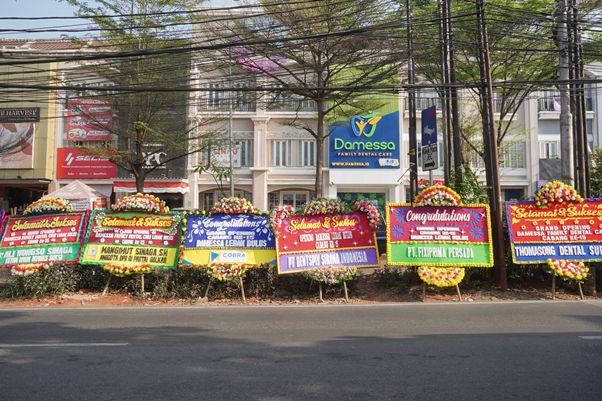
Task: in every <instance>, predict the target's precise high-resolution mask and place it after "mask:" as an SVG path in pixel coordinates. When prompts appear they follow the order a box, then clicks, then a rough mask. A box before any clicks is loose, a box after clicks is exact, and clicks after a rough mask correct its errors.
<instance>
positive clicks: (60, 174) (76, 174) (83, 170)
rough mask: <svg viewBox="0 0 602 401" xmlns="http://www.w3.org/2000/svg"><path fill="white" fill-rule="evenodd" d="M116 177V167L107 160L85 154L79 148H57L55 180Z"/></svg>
mask: <svg viewBox="0 0 602 401" xmlns="http://www.w3.org/2000/svg"><path fill="white" fill-rule="evenodd" d="M116 177H117V166H116V165H115V164H113V163H112V162H110V161H109V160H108V159H106V158H104V157H100V156H95V155H90V154H86V152H85V151H83V150H82V149H80V148H58V149H57V165H56V178H78V179H79V178H95V179H108V178H116Z"/></svg>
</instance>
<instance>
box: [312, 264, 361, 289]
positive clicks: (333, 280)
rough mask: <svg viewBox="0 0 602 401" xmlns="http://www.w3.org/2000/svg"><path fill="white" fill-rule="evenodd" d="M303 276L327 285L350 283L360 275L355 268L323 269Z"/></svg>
mask: <svg viewBox="0 0 602 401" xmlns="http://www.w3.org/2000/svg"><path fill="white" fill-rule="evenodd" d="M304 274H305V275H306V276H307V277H309V278H310V279H312V280H314V281H318V282H320V283H324V284H329V285H333V284H340V283H342V282H345V281H351V280H353V279H355V278H356V277H359V276H361V275H362V273H361V272H360V271H359V270H358V269H357V267H323V268H319V269H314V270H310V271H307V272H305V273H304Z"/></svg>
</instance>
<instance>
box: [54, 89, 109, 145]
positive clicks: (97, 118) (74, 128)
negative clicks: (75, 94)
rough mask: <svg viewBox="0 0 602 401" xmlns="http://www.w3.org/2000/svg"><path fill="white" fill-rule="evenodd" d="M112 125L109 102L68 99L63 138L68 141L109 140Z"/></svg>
mask: <svg viewBox="0 0 602 401" xmlns="http://www.w3.org/2000/svg"><path fill="white" fill-rule="evenodd" d="M112 126H113V108H112V106H111V103H109V102H106V101H104V100H97V99H69V100H68V101H67V125H66V130H65V139H67V140H70V141H109V140H111V132H110V130H109V128H111V127H112Z"/></svg>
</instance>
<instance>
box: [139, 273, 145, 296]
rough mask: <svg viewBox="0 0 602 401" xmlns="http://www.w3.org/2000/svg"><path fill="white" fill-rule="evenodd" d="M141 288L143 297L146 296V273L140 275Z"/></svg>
mask: <svg viewBox="0 0 602 401" xmlns="http://www.w3.org/2000/svg"><path fill="white" fill-rule="evenodd" d="M140 290H141V291H142V292H141V295H142V298H144V274H141V275H140Z"/></svg>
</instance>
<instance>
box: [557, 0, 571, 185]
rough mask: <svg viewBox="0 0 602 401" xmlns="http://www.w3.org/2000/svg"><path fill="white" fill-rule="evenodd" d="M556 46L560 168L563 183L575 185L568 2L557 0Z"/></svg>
mask: <svg viewBox="0 0 602 401" xmlns="http://www.w3.org/2000/svg"><path fill="white" fill-rule="evenodd" d="M556 14H557V15H556V38H557V39H556V45H557V46H558V67H559V79H560V82H559V85H558V88H559V89H560V166H561V178H562V181H564V182H565V183H567V184H569V185H574V173H575V162H574V156H573V123H572V115H571V110H570V95H569V87H568V82H569V38H568V29H567V20H568V18H567V0H557V10H556Z"/></svg>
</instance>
